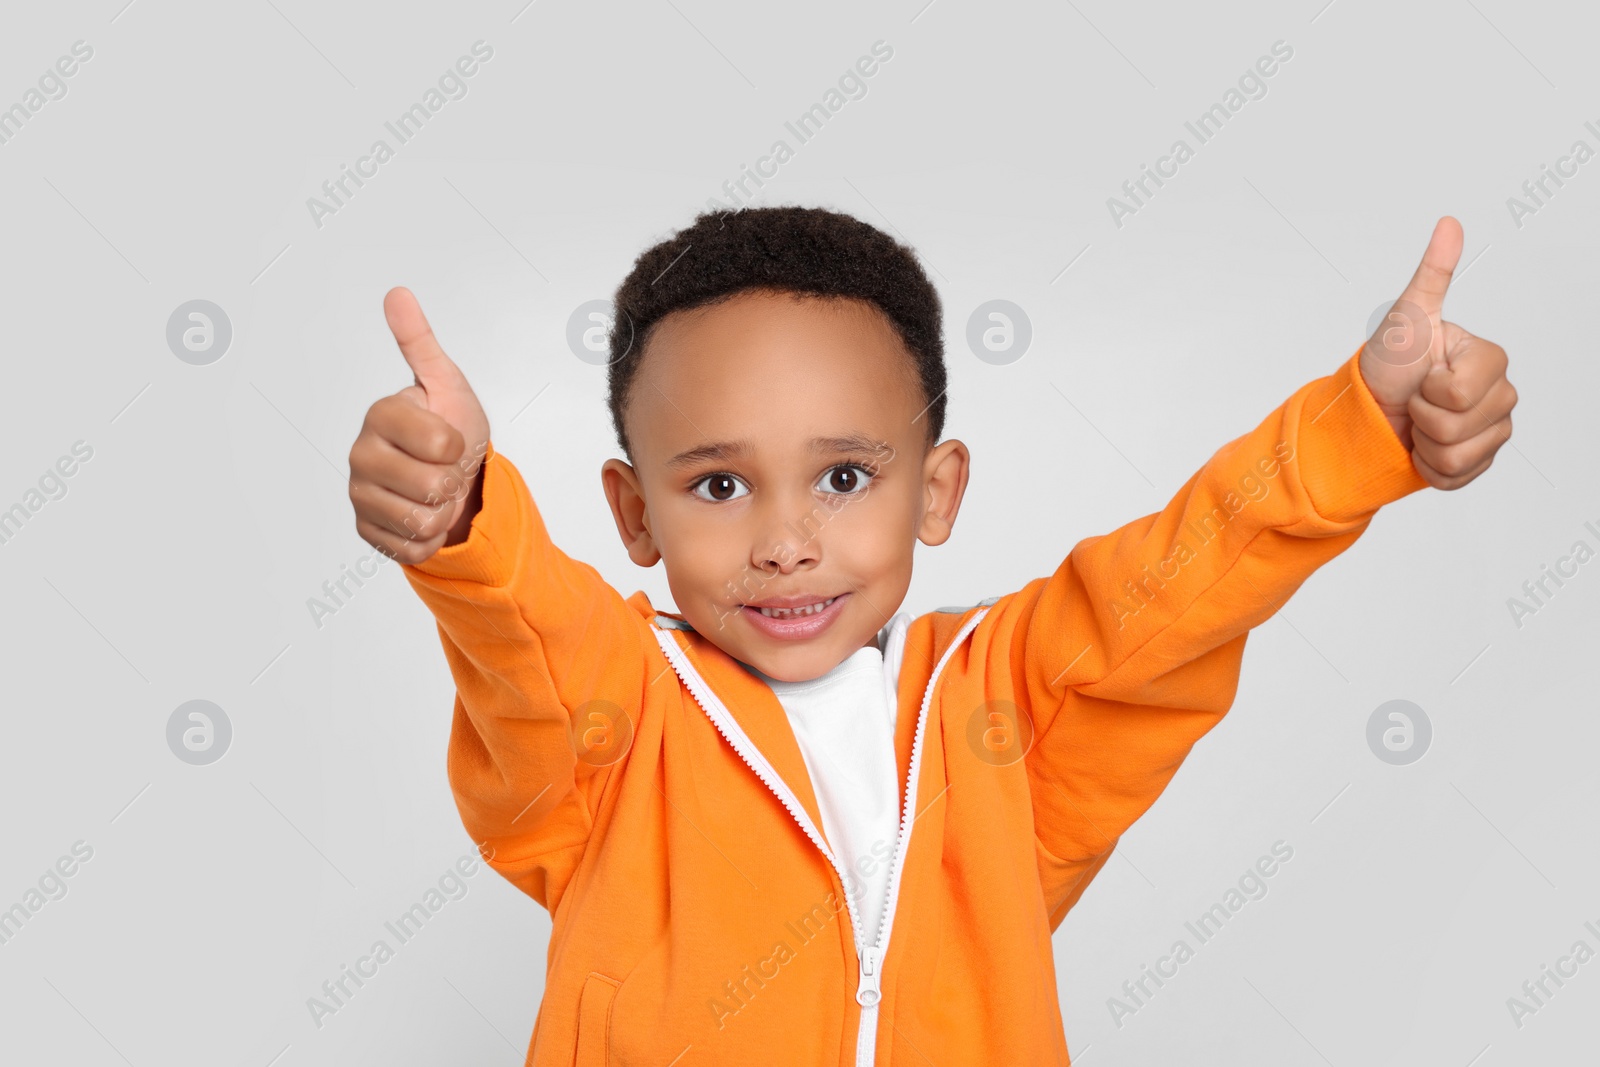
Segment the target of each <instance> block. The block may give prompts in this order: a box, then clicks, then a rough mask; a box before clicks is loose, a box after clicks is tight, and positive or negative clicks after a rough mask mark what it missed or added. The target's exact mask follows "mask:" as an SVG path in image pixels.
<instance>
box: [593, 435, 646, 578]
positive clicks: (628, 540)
mask: <svg viewBox="0 0 1600 1067" xmlns="http://www.w3.org/2000/svg"><path fill="white" fill-rule="evenodd" d="M600 483H601V485H603V486H604V487H605V491H606V500H607V501H608V502H609V503H610V504H611V517H612V518H613V519H615V520H616V522H617V533H618V535H620V536H621V538H622V544H623V547H624V548H626V549H627V550H628V558H629V559H631V560H633V561H634V562H635V563H637V564H638V565H639V566H641V567H654V566H655V565H656V563H657V561H659V560H660V559H661V553H660V552H658V551H656V542H655V538H654V537H653V536H651V534H650V516H649V514H648V513H647V512H646V511H645V506H644V493H643V491H642V490H641V489H640V488H639V476H638V475H637V474H636V473H634V470H633V468H632V467H630V466H629V465H628V464H626V463H624V462H623V461H622V460H620V459H608V460H606V461H605V463H603V464H601V466H600Z"/></svg>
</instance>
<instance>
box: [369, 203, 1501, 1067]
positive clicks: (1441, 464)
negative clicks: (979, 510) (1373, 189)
mask: <svg viewBox="0 0 1600 1067" xmlns="http://www.w3.org/2000/svg"><path fill="white" fill-rule="evenodd" d="M1461 241H1462V237H1461V229H1460V226H1459V225H1458V224H1457V223H1456V222H1455V220H1454V219H1450V218H1445V219H1442V220H1440V222H1439V224H1438V225H1437V227H1436V228H1435V230H1434V233H1433V238H1432V240H1431V241H1430V243H1429V245H1428V249H1427V252H1426V254H1425V255H1424V256H1423V260H1422V264H1421V266H1419V267H1418V269H1417V272H1416V275H1415V277H1413V278H1412V280H1411V284H1410V286H1409V287H1408V288H1407V289H1406V291H1405V293H1404V294H1403V295H1402V297H1401V299H1400V300H1399V301H1398V302H1397V303H1396V305H1395V310H1394V311H1392V312H1391V313H1390V318H1389V320H1388V321H1387V322H1386V323H1385V325H1384V326H1383V327H1382V328H1380V330H1379V331H1378V333H1377V334H1376V335H1375V336H1374V337H1373V338H1372V339H1371V340H1369V341H1368V343H1367V344H1366V345H1364V346H1363V347H1362V348H1361V349H1360V350H1359V351H1358V352H1357V353H1355V354H1354V355H1352V356H1351V357H1350V358H1349V359H1347V360H1346V361H1345V362H1344V363H1343V364H1342V365H1341V366H1340V367H1339V368H1338V369H1337V370H1336V371H1335V372H1334V373H1333V374H1331V375H1329V376H1328V377H1324V378H1319V379H1317V380H1315V381H1312V382H1310V383H1308V384H1307V385H1305V386H1302V387H1301V388H1300V389H1299V390H1297V391H1296V392H1295V393H1294V394H1293V395H1292V396H1290V397H1289V399H1288V400H1287V401H1285V403H1284V404H1283V405H1282V406H1280V407H1279V408H1278V409H1277V410H1276V411H1274V412H1273V413H1272V414H1271V415H1269V416H1267V418H1266V419H1265V420H1264V421H1263V422H1262V423H1261V424H1260V425H1259V426H1257V427H1256V428H1255V429H1254V430H1252V431H1251V432H1249V433H1247V434H1245V435H1244V436H1243V437H1240V438H1238V439H1237V440H1235V441H1233V442H1231V443H1229V444H1228V445H1226V446H1224V447H1223V448H1222V449H1221V450H1219V451H1218V452H1217V453H1216V454H1215V455H1214V456H1213V457H1212V458H1211V459H1210V460H1209V461H1208V462H1207V463H1206V464H1205V466H1204V467H1202V468H1201V470H1200V471H1199V472H1198V473H1196V474H1195V475H1194V476H1193V477H1192V478H1191V479H1190V480H1189V481H1188V482H1187V483H1186V484H1185V485H1184V486H1183V487H1182V488H1181V489H1180V490H1179V491H1178V494H1177V495H1176V496H1175V497H1174V498H1173V500H1172V501H1171V502H1170V503H1169V504H1168V505H1167V506H1166V508H1165V509H1163V510H1162V511H1160V512H1159V513H1156V514H1153V515H1147V516H1144V517H1142V518H1139V519H1135V520H1134V521H1132V522H1130V523H1128V524H1127V525H1125V526H1123V527H1121V528H1120V529H1118V530H1116V531H1114V532H1113V533H1111V534H1109V535H1106V536H1100V537H1091V538H1087V539H1085V540H1083V541H1081V542H1079V543H1078V545H1077V546H1076V547H1075V548H1073V549H1072V551H1071V552H1070V553H1069V554H1068V556H1067V557H1066V559H1065V560H1063V561H1062V562H1061V564H1060V565H1059V567H1058V568H1057V569H1056V570H1055V572H1054V573H1053V574H1052V575H1051V576H1050V577H1048V578H1039V579H1036V580H1034V581H1032V582H1030V583H1028V584H1027V585H1026V586H1025V587H1024V588H1023V589H1021V590H1019V591H1017V592H1015V593H1011V594H1009V595H1007V596H1001V597H997V598H993V599H991V600H986V601H984V602H983V603H982V604H979V605H976V606H973V607H968V608H950V609H941V610H940V611H937V612H932V613H929V614H924V615H920V616H917V617H914V618H913V617H912V616H911V615H909V614H905V613H899V612H898V609H899V607H900V605H901V602H902V600H903V598H904V596H905V593H906V590H907V588H908V585H909V582H910V577H911V565H912V550H913V547H914V545H915V542H917V541H919V540H920V541H921V542H922V543H924V544H927V545H938V544H941V543H943V542H944V541H945V540H946V539H947V538H948V537H949V536H950V532H951V528H952V526H953V525H954V523H955V520H956V515H957V512H958V510H959V508H960V505H961V499H962V495H963V492H964V491H965V489H966V485H967V477H968V463H969V457H968V452H967V449H966V447H965V446H964V445H963V444H962V443H961V442H960V441H956V440H947V441H941V440H940V435H941V430H942V426H943V421H944V405H945V401H946V397H945V372H944V365H943V355H942V342H941V330H940V305H939V299H938V296H937V294H936V293H935V291H934V289H933V286H932V285H931V284H930V283H929V281H928V279H927V277H926V276H925V275H924V274H923V272H922V270H921V268H920V267H919V266H918V264H917V262H916V260H915V259H914V258H913V256H912V255H911V253H910V251H909V250H908V249H906V248H904V247H903V246H901V245H899V244H897V243H896V242H895V241H894V240H892V239H891V238H889V237H888V236H886V235H885V234H883V233H881V232H879V231H878V230H876V229H874V228H873V227H871V226H868V225H866V224H865V223H862V222H859V221H858V220H856V219H853V218H850V217H849V216H845V215H839V214H835V213H832V212H827V211H821V210H813V209H803V208H796V207H783V208H765V209H758V210H747V211H742V212H740V213H738V214H734V215H730V216H721V217H719V216H715V215H711V214H706V215H702V216H700V218H698V219H697V220H696V221H695V223H694V224H693V225H692V226H691V227H689V228H688V229H687V230H685V231H683V232H681V233H679V234H677V235H676V236H674V237H673V238H672V239H670V240H668V241H666V242H663V243H662V244H660V245H657V246H656V247H654V248H652V249H650V250H648V251H647V252H645V253H644V254H643V255H641V256H640V257H639V259H638V260H637V262H636V263H635V264H634V268H633V271H632V273H631V274H630V275H629V276H628V278H627V279H626V280H625V281H624V282H623V283H622V286H621V287H620V289H619V290H618V293H617V298H616V302H615V303H616V307H617V322H616V325H615V327H614V328H613V330H612V335H611V344H612V362H611V364H610V369H609V378H610V382H609V384H610V407H611V413H612V419H613V425H614V428H615V430H616V432H617V439H618V443H619V445H620V446H621V450H622V452H623V454H624V455H625V456H626V457H627V461H626V462H625V461H623V460H620V459H608V460H607V461H606V462H605V464H604V465H603V468H602V472H601V477H602V483H603V485H604V489H605V493H606V498H607V500H608V501H609V503H610V507H611V511H612V515H613V517H614V519H615V521H616V526H617V531H618V533H619V534H620V535H621V537H622V540H623V543H624V544H625V545H626V546H627V550H628V555H629V557H630V558H631V559H632V560H633V561H634V562H635V563H637V564H639V565H640V566H644V567H650V566H653V565H654V564H655V563H656V562H657V561H661V562H663V563H664V564H665V567H666V575H667V581H668V585H669V586H670V588H671V591H672V596H673V600H674V602H675V603H676V604H677V605H678V607H679V608H680V612H681V613H679V614H672V613H667V612H661V611H658V610H656V609H655V608H654V607H653V606H652V605H651V604H650V602H649V601H648V599H647V598H646V597H645V595H644V593H643V592H636V593H634V594H633V595H632V596H630V597H628V598H627V599H623V598H622V596H621V595H619V594H618V593H617V592H616V591H615V590H613V589H612V588H611V587H610V586H608V585H606V584H605V583H604V582H603V581H602V580H601V578H600V577H599V575H598V574H597V573H596V571H595V570H594V569H593V568H592V567H589V566H588V565H586V564H583V563H579V562H576V561H574V560H573V559H571V558H569V557H568V556H567V555H565V554H564V553H563V552H562V551H561V550H559V549H558V548H556V547H555V546H554V545H553V544H552V543H551V542H550V540H549V538H548V537H547V536H546V533H545V528H544V525H543V522H542V520H541V518H540V515H539V512H538V510H537V509H536V508H535V506H534V503H533V500H532V498H531V496H530V495H529V493H528V490H527V487H526V485H525V484H524V482H523V481H522V478H521V476H520V475H519V474H518V472H517V469H516V468H515V467H514V466H512V464H511V463H510V462H509V461H508V460H507V459H506V458H505V457H504V456H502V455H500V454H498V453H496V452H495V451H494V450H493V448H492V447H490V445H489V436H490V435H489V425H488V421H487V419H486V417H485V415H484V412H483V409H482V408H481V406H480V405H479V404H478V401H477V399H476V398H475V397H474V395H473V393H472V390H471V388H470V387H469V386H468V384H467V382H466V379H465V378H464V377H463V376H462V374H461V372H460V370H459V369H458V368H457V367H456V365H455V364H454V363H452V362H451V361H450V359H449V358H448V357H447V356H446V355H445V353H444V352H443V350H442V349H441V348H440V346H439V344H438V342H437V341H436V340H435V338H434V336H433V333H432V331H431V330H430V329H429V327H428V324H427V320H426V319H425V318H424V317H423V315H422V311H421V308H420V307H419V306H418V305H417V303H416V301H415V299H414V298H413V297H412V296H411V294H410V293H409V292H407V291H406V290H404V289H395V290H393V291H391V292H390V293H389V295H388V296H387V298H386V299H385V301H384V310H385V314H386V316H387V319H388V323H389V326H390V328H391V330H392V332H393V334H394V337H395V340H396V341H397V342H398V343H399V346H400V348H401V351H402V352H403V354H404V356H405V359H406V362H407V363H408V364H409V365H410V367H411V370H412V371H413V373H414V376H415V381H416V384H414V385H411V386H408V387H407V388H405V389H402V390H401V391H400V392H399V393H397V394H396V395H395V396H393V397H389V398H386V399H384V400H380V401H379V402H378V403H376V404H374V405H373V406H372V408H371V410H370V411H369V412H368V415H367V419H366V423H365V425H364V426H363V429H362V431H361V434H360V436H359V437H358V438H357V440H356V443H355V446H354V447H353V448H352V450H351V453H350V465H351V490H350V495H351V499H352V502H353V503H354V505H355V510H356V520H357V521H356V527H357V530H358V531H359V533H360V534H361V536H362V537H363V538H365V539H366V540H367V541H368V542H369V543H371V544H372V545H374V546H375V547H377V548H378V549H380V550H382V551H384V552H386V553H389V554H392V555H393V556H395V557H396V558H398V559H400V560H401V561H402V563H403V564H405V567H404V570H405V573H406V576H407V578H408V579H409V581H410V582H411V584H412V586H413V587H414V588H415V590H416V591H417V593H418V595H419V596H421V597H422V599H423V601H424V602H425V603H426V604H427V606H428V608H429V610H430V611H432V612H433V614H434V616H435V617H436V619H437V620H438V626H439V634H440V638H441V640H442V642H443V645H444V650H445V655H446V658H447V660H448V661H449V664H450V669H451V672H452V674H453V675H454V678H455V681H456V685H457V691H458V695H457V700H456V705H455V717H454V721H453V726H452V731H451V738H450V749H449V771H450V781H451V787H452V790H453V792H454V794H455V797H456V801H457V806H458V808H459V810H460V813H461V817H462V821H463V823H464V824H465V826H466V828H467V830H468V831H470V832H471V834H472V835H473V837H474V839H475V840H477V841H480V842H483V843H484V847H485V851H486V855H487V857H488V859H489V862H490V864H491V865H492V866H493V867H494V868H495V869H496V870H497V871H499V872H500V873H501V874H502V875H504V876H505V877H506V878H507V879H509V880H510V881H511V882H512V883H513V884H514V885H516V886H518V887H519V888H520V889H522V890H523V891H524V892H526V893H528V894H529V895H530V896H532V897H533V898H534V899H535V900H537V901H539V903H540V904H542V905H544V906H545V907H546V908H548V909H549V911H550V913H551V916H552V920H553V929H552V934H551V940H550V949H549V956H548V960H547V968H548V970H547V980H546V986H545V993H544V999H543V1002H542V1004H541V1006H540V1009H539V1014H538V1018H537V1021H536V1023H535V1027H534V1033H533V1039H532V1042H531V1045H530V1048H529V1051H528V1059H527V1062H528V1063H529V1064H532V1065H535V1067H545V1065H554V1064H560V1065H568V1064H574V1063H576V1064H578V1065H580V1067H587V1065H602V1064H640V1065H643V1064H650V1065H657V1067H666V1065H668V1064H674V1065H682V1067H688V1065H690V1064H744V1063H773V1062H777V1063H785V1064H837V1065H849V1064H856V1065H869V1064H879V1065H889V1064H911V1063H917V1064H921V1063H929V1062H931V1063H939V1064H952V1065H954V1064H963V1065H964V1064H979V1063H996V1064H1046V1063H1049V1064H1066V1063H1067V1062H1068V1060H1067V1048H1066V1041H1065V1037H1064V1033H1063V1028H1062V1022H1061V1014H1060V1008H1059V1004H1058V1001H1057V996H1056V977H1055V967H1054V962H1053V959H1052V955H1051V940H1050V936H1051V933H1052V931H1054V930H1055V928H1056V927H1057V926H1058V925H1059V924H1060V922H1061V920H1062V918H1063V917H1064V916H1065V915H1066V913H1067V911H1068V909H1070V908H1071V907H1072V905H1073V904H1074V903H1076V901H1077V900H1078V898H1079V897H1080V896H1081V895H1082V893H1083V891H1084V888H1085V887H1086V886H1087V885H1088V883H1089V881H1090V880H1091V879H1092V878H1093V877H1094V875H1095V874H1096V872H1098V871H1099V869H1100V868H1101V867H1102V866H1103V865H1104V864H1105V862H1106V860H1107V859H1108V858H1109V857H1110V855H1111V853H1112V850H1113V849H1114V848H1115V846H1116V844H1117V840H1118V838H1119V837H1120V836H1121V834H1122V833H1123V832H1124V831H1125V830H1126V829H1127V828H1128V827H1129V825H1131V824H1132V823H1133V822H1134V820H1135V819H1137V818H1138V817H1139V816H1140V815H1141V814H1143V812H1144V811H1145V810H1146V809H1147V808H1148V807H1149V806H1150V804H1151V803H1153V802H1154V801H1155V799H1156V797H1157V796H1159V795H1160V794H1161V792H1162V790H1163V789H1164V788H1165V787H1166V784H1167V782H1168V780H1169V779H1170V778H1171V777H1172V775H1173V773H1174V772H1175V771H1176V770H1177V767H1178V765H1179V764H1180V763H1181V762H1182V760H1183V758H1184V757H1185V756H1186V755H1187V754H1188V752H1189V749H1190V747H1191V746H1192V745H1193V744H1194V742H1195V741H1196V740H1197V739H1198V738H1200V737H1201V736H1202V735H1203V734H1205V733H1206V731H1207V730H1209V729H1210V728H1211V727H1212V726H1213V725H1215V724H1216V722H1217V721H1218V719H1219V718H1220V717H1221V716H1222V715H1223V714H1224V713H1225V712H1226V711H1227V709H1228V707H1229V706H1230V704H1231V703H1232V701H1233V697H1234V693H1235V689H1236V684H1237V680H1238V672H1239V666H1240V660H1241V657H1242V654H1243V652H1244V644H1245V639H1246V637H1247V636H1248V632H1249V630H1250V629H1251V628H1252V627H1254V626H1256V625H1257V624H1259V623H1261V622H1262V621H1264V620H1265V619H1267V618H1269V617H1270V616H1271V615H1272V613H1273V612H1274V611H1276V610H1277V608H1278V607H1279V606H1280V605H1281V604H1282V603H1283V602H1284V601H1285V599H1287V598H1288V596H1289V595H1290V594H1291V593H1293V592H1294V590H1295V589H1296V588H1298V587H1299V585H1300V583H1301V582H1303V581H1304V580H1305V578H1306V577H1307V576H1308V575H1309V574H1310V573H1311V572H1312V571H1314V570H1315V569H1316V568H1317V567H1319V566H1321V565H1322V564H1323V563H1326V562H1327V561H1328V560H1330V559H1332V558H1333V557H1334V556H1336V555H1338V554H1339V553H1340V552H1342V551H1344V550H1345V549H1346V548H1348V547H1349V546H1350V545H1351V544H1352V543H1353V542H1354V541H1355V540H1356V538H1357V537H1359V536H1360V535H1361V533H1362V532H1363V531H1364V530H1365V529H1366V526H1367V524H1368V523H1369V522H1370V520H1371V518H1372V515H1373V514H1374V513H1375V512H1376V510H1377V509H1378V508H1379V507H1380V506H1382V505H1383V504H1385V503H1388V502H1390V501H1392V500H1396V499H1398V498H1400V497H1402V496H1405V495H1406V494H1408V493H1410V492H1412V491H1414V490H1416V489H1419V488H1422V487H1423V486H1426V485H1433V486H1436V487H1438V488H1442V489H1455V488H1459V487H1460V486H1461V485H1464V484H1466V483H1467V482H1469V481H1471V480H1473V479H1474V478H1476V477H1477V476H1478V475H1479V474H1481V473H1482V472H1483V471H1484V470H1485V469H1486V468H1487V467H1488V466H1489V464H1490V463H1491V462H1492V460H1493V457H1494V453H1495V451H1496V450H1497V449H1498V448H1499V447H1500V445H1501V444H1502V443H1503V442H1504V441H1505V440H1506V439H1507V437H1508V435H1509V433H1510V419H1509V413H1510V411H1511V408H1512V406H1513V405H1514V404H1515V402H1516V392H1515V390H1514V389H1513V388H1512V387H1511V384H1510V382H1509V381H1508V380H1507V379H1506V376H1505V368H1506V358H1505V353H1504V351H1503V350H1502V349H1501V348H1500V347H1499V346H1498V345H1494V344H1492V343H1490V342H1487V341H1483V340H1480V339H1478V338H1475V337H1472V336H1471V335H1469V334H1467V333H1466V331H1464V330H1462V329H1461V328H1460V327H1457V326H1455V325H1453V324H1450V323H1445V322H1443V321H1442V319H1441V317H1440V311H1441V309H1442V307H1443V300H1444V295H1445V287H1446V285H1447V284H1448V282H1449V279H1450V274H1451V271H1452V270H1453V269H1454V267H1455V264H1456V262H1457V260H1458V258H1459V256H1460V254H1461ZM1272 483H1275V484H1272ZM1269 484H1270V485H1271V491H1266V486H1267V485H1269ZM1241 494H1243V495H1244V497H1245V498H1247V499H1244V498H1241Z"/></svg>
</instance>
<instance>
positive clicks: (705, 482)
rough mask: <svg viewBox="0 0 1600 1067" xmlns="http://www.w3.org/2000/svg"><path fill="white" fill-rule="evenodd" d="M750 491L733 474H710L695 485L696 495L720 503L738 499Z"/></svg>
mask: <svg viewBox="0 0 1600 1067" xmlns="http://www.w3.org/2000/svg"><path fill="white" fill-rule="evenodd" d="M740 490H743V492H740ZM749 491H750V490H749V489H746V488H745V487H744V485H743V483H741V482H740V481H739V479H737V478H735V477H734V476H733V475H731V474H708V475H706V476H705V477H704V478H701V479H700V480H699V481H698V482H696V483H695V485H694V495H695V496H697V497H699V498H700V499H701V500H710V501H712V502H713V503H719V504H720V503H721V502H723V501H724V500H736V499H738V498H739V497H741V496H743V495H744V493H748V492H749Z"/></svg>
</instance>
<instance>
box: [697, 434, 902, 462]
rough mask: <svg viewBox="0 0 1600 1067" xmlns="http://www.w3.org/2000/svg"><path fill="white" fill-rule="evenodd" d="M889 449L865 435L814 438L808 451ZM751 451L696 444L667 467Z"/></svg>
mask: <svg viewBox="0 0 1600 1067" xmlns="http://www.w3.org/2000/svg"><path fill="white" fill-rule="evenodd" d="M887 446H888V442H887V441H876V440H874V439H873V438H871V437H869V436H867V435H866V434H864V433H850V434H844V435H842V436H838V437H813V438H812V439H811V446H810V447H811V451H812V452H818V453H825V452H871V453H874V454H878V453H881V452H883V451H884V449H885V448H886V447H887ZM753 451H754V449H753V448H752V447H751V444H750V442H749V441H748V440H739V441H713V442H711V443H710V444H705V445H697V446H696V447H694V448H690V449H686V450H685V451H683V452H679V453H678V454H677V455H676V456H673V457H672V458H671V459H669V460H667V463H666V465H667V466H668V467H674V468H678V467H692V466H695V465H696V464H699V463H704V462H706V461H707V460H718V459H738V458H741V457H744V456H748V455H749V454H750V453H751V452H753Z"/></svg>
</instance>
